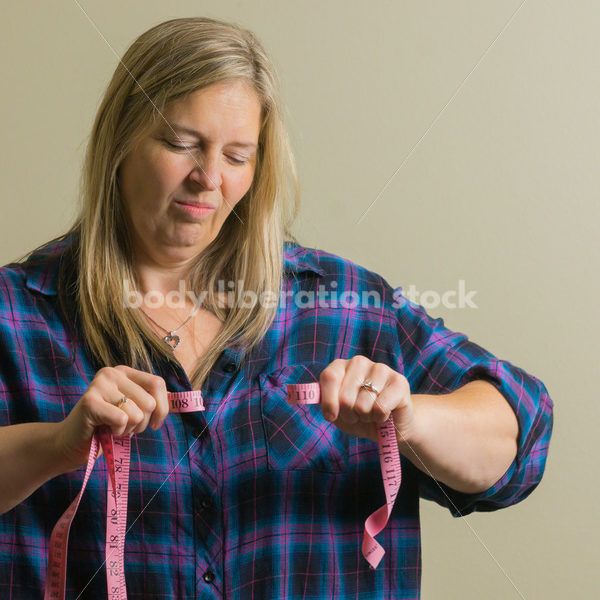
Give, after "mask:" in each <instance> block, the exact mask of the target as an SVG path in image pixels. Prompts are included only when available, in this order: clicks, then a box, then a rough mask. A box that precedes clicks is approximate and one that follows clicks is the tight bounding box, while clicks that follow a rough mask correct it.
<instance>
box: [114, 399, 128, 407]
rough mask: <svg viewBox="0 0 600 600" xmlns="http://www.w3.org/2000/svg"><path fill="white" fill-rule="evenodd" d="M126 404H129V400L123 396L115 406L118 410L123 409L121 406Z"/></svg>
mask: <svg viewBox="0 0 600 600" xmlns="http://www.w3.org/2000/svg"><path fill="white" fill-rule="evenodd" d="M125 402H127V398H126V397H125V396H123V397H122V398H121V399H120V400H117V403H116V404H115V406H116V407H117V408H121V406H123V404H125Z"/></svg>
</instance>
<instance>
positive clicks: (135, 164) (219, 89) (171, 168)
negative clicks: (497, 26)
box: [119, 80, 261, 267]
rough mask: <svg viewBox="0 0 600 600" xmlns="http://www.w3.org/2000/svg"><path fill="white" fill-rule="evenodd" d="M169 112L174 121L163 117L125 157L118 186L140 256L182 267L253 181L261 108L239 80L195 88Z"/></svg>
mask: <svg viewBox="0 0 600 600" xmlns="http://www.w3.org/2000/svg"><path fill="white" fill-rule="evenodd" d="M163 115H164V117H165V119H166V121H168V123H169V124H167V123H165V120H164V119H162V118H160V121H159V122H158V123H157V126H156V127H155V129H153V130H152V131H150V132H149V133H148V134H147V135H146V136H145V137H144V138H143V139H142V140H141V142H140V143H139V145H138V146H137V147H136V148H135V149H134V150H133V151H132V152H130V153H129V154H128V155H127V156H126V157H125V158H124V160H123V162H122V163H121V165H120V168H119V187H120V190H121V194H122V198H123V202H124V206H125V210H126V211H127V213H128V215H129V219H130V222H131V223H132V225H133V232H132V234H133V236H134V240H133V242H134V248H135V251H136V256H135V257H134V258H135V260H136V261H139V262H140V263H143V264H146V265H150V264H156V265H158V266H166V267H169V266H177V265H181V266H183V265H185V263H186V262H188V261H192V260H193V258H194V257H195V256H196V255H197V254H198V253H199V252H201V251H202V250H203V249H204V248H206V247H207V246H208V245H209V244H210V242H212V241H213V240H214V239H215V237H216V236H217V234H218V232H219V230H220V229H221V226H222V225H223V222H224V221H225V219H226V218H227V216H228V215H229V214H230V213H231V211H232V209H234V208H235V205H236V204H237V203H238V202H239V201H240V200H241V198H242V197H243V196H244V194H245V193H246V192H247V191H248V189H249V188H250V185H251V184H252V179H253V177H254V171H255V166H256V149H257V144H258V136H259V131H260V125H261V123H260V119H261V106H260V101H259V98H258V96H257V94H256V92H255V91H254V90H253V89H252V88H251V87H250V86H249V85H248V84H247V83H245V82H243V81H240V80H235V81H233V82H232V81H229V82H219V83H216V84H213V85H210V86H209V87H206V88H204V89H202V90H198V91H196V92H193V93H191V94H189V95H188V96H187V97H186V98H184V99H182V100H177V101H175V102H173V103H172V104H171V105H170V106H169V107H168V108H167V109H166V110H165V112H164V113H163ZM169 125H170V127H169ZM171 127H172V129H173V130H174V131H175V132H176V133H173V130H172V129H171ZM176 134H177V135H176ZM178 136H179V137H178ZM234 218H236V217H234Z"/></svg>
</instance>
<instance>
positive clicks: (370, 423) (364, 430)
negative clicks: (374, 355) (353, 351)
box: [319, 355, 415, 442]
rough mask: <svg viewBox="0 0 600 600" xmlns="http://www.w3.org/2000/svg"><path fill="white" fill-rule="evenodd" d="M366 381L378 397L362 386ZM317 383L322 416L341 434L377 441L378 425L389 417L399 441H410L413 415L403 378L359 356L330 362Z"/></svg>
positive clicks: (381, 365) (408, 392)
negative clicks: (377, 392)
mask: <svg viewBox="0 0 600 600" xmlns="http://www.w3.org/2000/svg"><path fill="white" fill-rule="evenodd" d="M367 380H368V381H370V382H371V383H372V384H373V386H374V387H375V388H376V389H377V390H378V391H379V394H377V397H376V396H375V393H374V392H371V391H369V390H367V389H365V388H362V387H361V384H362V383H363V382H364V381H367ZM319 384H320V387H321V411H322V412H323V416H324V417H325V418H326V419H327V420H328V421H331V422H332V423H333V424H334V425H335V426H336V427H338V429H340V430H341V431H343V432H344V433H348V434H349V435H354V436H357V437H363V438H368V439H370V440H372V441H374V442H377V424H378V423H383V422H385V421H386V419H388V417H389V416H390V414H391V415H392V417H393V420H394V425H395V428H396V435H397V437H398V439H399V441H404V440H408V439H410V436H411V433H412V432H413V430H414V428H415V415H414V410H413V402H412V398H411V394H410V385H409V383H408V380H407V379H406V377H404V375H401V374H400V373H398V372H397V371H394V370H393V369H392V368H390V367H388V366H387V365H385V364H383V363H374V362H373V361H371V360H369V359H368V358H367V357H366V356H360V355H358V356H353V357H352V358H351V359H348V360H345V359H341V358H338V359H336V360H334V361H333V362H331V363H330V364H329V365H327V367H326V368H325V369H323V371H322V372H321V376H320V377H319Z"/></svg>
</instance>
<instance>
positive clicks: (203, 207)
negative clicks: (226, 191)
mask: <svg viewBox="0 0 600 600" xmlns="http://www.w3.org/2000/svg"><path fill="white" fill-rule="evenodd" d="M174 204H175V205H176V206H177V207H178V208H179V209H180V210H182V211H184V212H185V213H186V214H187V215H188V216H191V217H205V216H206V215H208V214H210V213H211V212H213V211H214V210H215V209H216V206H213V205H212V204H209V203H208V202H180V201H179V200H175V201H174Z"/></svg>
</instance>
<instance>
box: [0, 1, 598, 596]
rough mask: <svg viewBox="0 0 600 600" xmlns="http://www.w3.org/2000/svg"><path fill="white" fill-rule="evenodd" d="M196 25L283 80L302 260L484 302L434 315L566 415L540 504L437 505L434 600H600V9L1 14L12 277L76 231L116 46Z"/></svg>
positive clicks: (498, 5) (359, 7)
mask: <svg viewBox="0 0 600 600" xmlns="http://www.w3.org/2000/svg"><path fill="white" fill-rule="evenodd" d="M519 7H520V8H519ZM84 11H85V13H87V15H88V16H89V19H91V20H92V21H93V22H94V23H95V25H96V27H97V28H98V30H99V31H98V30H96V29H95V27H94V25H93V24H92V23H91V22H90V20H89V19H88V16H86V14H84ZM515 11H517V12H516V14H515ZM190 15H207V16H214V17H218V18H225V19H231V20H235V21H237V22H238V23H240V24H242V25H244V26H246V27H248V28H250V29H252V30H253V31H254V32H256V34H257V35H258V36H259V38H260V39H261V40H262V41H263V43H264V45H265V46H266V48H267V50H268V51H269V52H270V53H271V54H272V56H273V58H274V60H275V63H276V64H277V65H278V68H279V70H280V74H281V78H282V81H283V87H284V89H283V93H284V97H285V100H286V106H287V115H288V119H289V125H290V130H291V134H292V140H293V144H294V149H295V152H296V156H297V161H298V167H299V172H300V176H301V182H302V187H303V197H304V206H303V211H302V214H301V218H300V219H299V221H298V226H297V232H298V235H299V237H300V240H301V241H302V242H303V243H304V244H306V245H309V246H316V247H320V248H324V249H326V250H329V251H333V252H336V253H338V254H341V255H343V256H345V257H348V258H350V259H353V260H354V261H356V262H358V263H360V264H363V265H365V266H367V267H369V268H371V269H373V270H375V271H377V272H379V273H381V274H382V275H383V276H384V277H386V279H388V281H389V282H390V283H392V284H394V285H402V286H403V287H404V289H405V290H406V289H408V287H409V286H410V285H411V284H412V285H414V286H415V288H416V289H417V290H418V291H420V292H424V291H426V290H433V291H437V292H438V293H442V292H444V291H447V290H454V289H457V286H458V282H459V280H464V282H465V286H466V288H467V289H468V290H476V291H477V294H476V296H475V298H474V300H475V302H476V304H477V305H478V308H476V309H473V308H463V309H459V308H448V307H444V306H437V307H431V308H428V310H429V312H430V314H433V315H435V316H442V317H444V319H445V322H446V325H447V326H449V327H450V328H451V329H455V330H460V331H463V332H465V333H467V334H468V335H469V337H470V338H471V339H473V340H474V341H476V342H477V343H479V344H481V345H482V346H484V347H486V348H488V349H489V350H490V351H492V352H493V353H494V354H496V355H497V356H499V357H501V358H506V359H508V360H510V361H511V362H514V363H515V364H517V365H519V366H521V367H522V368H524V369H525V370H527V371H529V372H530V373H532V374H534V375H536V376H538V377H539V378H540V379H542V380H543V381H544V382H545V384H546V385H547V387H548V389H549V391H550V394H551V396H552V398H553V399H554V401H555V403H556V408H555V429H554V436H553V439H552V443H551V448H550V457H549V462H548V465H547V469H546V475H545V478H544V480H543V482H542V484H541V485H540V486H539V488H538V489H537V490H536V491H535V492H534V493H533V495H532V496H531V497H530V498H528V499H527V500H525V501H524V502H523V503H522V504H520V505H517V506H514V507H511V508H508V509H505V510H503V511H499V512H496V513H484V514H475V515H472V516H469V517H467V518H465V519H453V518H452V517H451V516H450V514H449V513H447V512H446V511H444V510H443V509H441V508H439V507H437V506H436V505H433V504H430V503H423V507H422V526H423V564H424V574H423V598H425V599H438V598H450V599H454V598H457V599H458V598H461V599H464V600H470V599H473V600H474V599H478V600H479V599H482V598H485V599H487V600H496V599H497V600H506V599H509V598H527V599H529V598H532V599H533V598H536V599H537V598H544V599H555V598H556V599H558V598H565V597H569V598H586V599H589V598H593V597H598V593H599V591H600V584H599V576H598V574H597V568H598V562H599V559H600V553H599V551H598V543H597V534H598V522H599V519H598V507H597V498H598V494H599V493H600V486H599V483H598V478H597V474H598V460H597V455H598V448H597V444H596V443H595V442H596V440H597V439H598V434H597V432H598V425H599V421H600V419H599V416H600V413H599V410H598V386H597V385H595V384H593V381H594V380H595V377H596V376H597V373H598V366H599V365H598V353H597V345H596V344H595V343H594V341H596V340H598V339H599V338H600V327H599V325H600V317H599V310H598V300H597V299H598V295H599V292H600V285H599V277H598V273H599V270H600V264H599V258H598V257H599V254H600V253H599V250H600V243H599V238H600V236H598V220H599V218H600V209H599V208H598V206H599V205H598V200H597V198H598V189H599V184H600V181H599V179H600V176H599V169H598V163H599V158H600V151H599V143H598V139H599V138H600V118H599V109H600V107H599V100H598V98H599V96H600V68H599V64H598V62H599V55H600V53H599V50H600V43H599V42H598V31H599V30H600V5H599V4H598V2H595V1H594V0H578V1H577V2H565V1H561V0H545V1H542V0H530V1H528V2H525V3H524V4H522V5H521V0H493V1H490V0H486V1H481V0H470V1H466V0H454V1H453V2H445V1H442V0H438V1H433V2H420V1H417V0H414V1H411V2H407V1H404V2H392V1H391V0H372V1H370V2H366V1H356V0H355V1H352V2H348V1H335V2H333V1H323V0H321V1H312V0H311V1H299V0H294V1H292V0H286V1H283V2H282V1H275V0H262V1H258V2H242V1H240V0H238V1H235V0H219V2H216V1H199V0H193V1H182V0H180V1H178V2H157V1H153V2H142V1H141V0H139V1H128V2H123V1H122V0H119V1H115V0H110V1H108V2H106V1H105V2H102V3H100V2H92V1H90V0H82V1H81V2H80V5H79V6H78V4H77V3H76V2H74V1H68V0H60V1H53V2H34V3H14V2H9V1H8V0H3V1H2V19H1V21H0V32H1V35H0V44H1V47H0V65H1V69H2V90H3V92H2V94H1V96H0V111H1V113H2V119H1V121H0V122H1V125H0V127H1V140H2V148H3V151H2V161H1V177H0V181H1V183H0V185H1V186H2V187H1V191H0V219H1V221H0V223H1V233H2V235H1V236H0V264H5V263H6V262H8V261H10V260H12V259H15V258H17V257H18V256H20V255H21V254H23V253H24V252H26V251H27V250H29V249H31V248H32V247H33V246H35V245H38V244H39V243H41V242H43V241H45V240H46V239H49V238H50V237H51V236H54V235H57V234H58V233H60V232H62V231H63V230H64V229H65V228H66V227H67V225H68V223H69V222H70V219H71V218H72V217H73V215H74V205H75V198H76V186H77V178H78V170H79V166H80V160H81V156H82V152H83V148H84V144H85V141H86V137H87V135H88V131H89V128H90V126H91V123H92V119H93V115H94V112H95V110H96V107H97V105H98V102H99V99H100V95H101V93H102V91H103V88H104V86H105V85H106V83H107V81H108V79H109V77H110V75H111V73H112V71H113V69H114V68H115V65H116V61H117V58H116V56H115V54H114V53H113V51H112V50H111V48H110V47H109V45H108V44H110V46H112V48H113V49H114V51H115V52H116V53H117V54H118V55H121V54H122V53H123V52H124V50H125V48H126V47H127V46H128V45H129V43H130V42H131V41H133V39H134V38H135V37H136V36H137V35H138V34H140V33H141V32H142V31H144V30H146V29H148V28H149V27H150V26H152V25H154V24H156V23H158V22H160V21H164V20H166V19H169V18H173V17H177V16H190ZM511 19H512V20H511ZM499 34H500V35H499ZM103 36H104V38H105V39H103ZM440 111H441V112H440ZM423 136H424V137H423ZM415 145H416V147H415ZM399 167H401V168H400V170H399V171H398V172H397V173H396V175H395V177H394V178H393V179H392V181H391V182H390V184H389V186H388V187H387V188H386V189H385V190H384V191H383V193H382V194H381V196H380V197H379V199H378V200H377V202H376V203H375V205H374V206H373V207H372V208H371V210H370V211H369V213H368V214H367V216H366V217H365V218H364V219H363V220H362V221H361V223H360V224H359V225H357V221H358V220H359V218H360V217H361V215H362V214H363V212H364V211H365V210H366V209H367V207H368V206H369V205H370V204H371V202H372V201H373V200H374V199H375V198H376V197H377V195H378V193H379V192H380V191H381V190H382V188H383V187H384V185H385V184H386V182H388V180H389V179H390V177H392V175H393V174H394V173H395V172H396V170H397V169H398V168H399ZM420 303H421V302H420Z"/></svg>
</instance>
